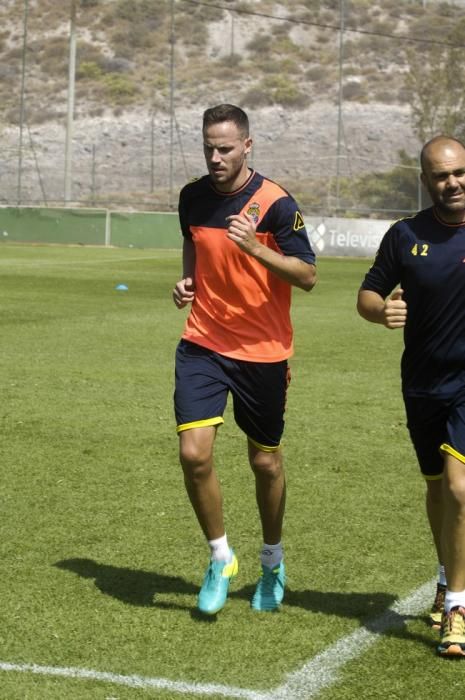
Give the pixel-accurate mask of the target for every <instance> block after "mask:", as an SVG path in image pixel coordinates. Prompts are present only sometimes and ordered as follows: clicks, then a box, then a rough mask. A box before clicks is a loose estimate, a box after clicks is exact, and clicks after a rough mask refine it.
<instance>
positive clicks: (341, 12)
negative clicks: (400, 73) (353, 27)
mask: <svg viewBox="0 0 465 700" xmlns="http://www.w3.org/2000/svg"><path fill="white" fill-rule="evenodd" d="M343 60H344V0H340V2H339V96H338V111H337V156H336V209H339V197H340V179H341V150H342V97H343V95H342V74H343Z"/></svg>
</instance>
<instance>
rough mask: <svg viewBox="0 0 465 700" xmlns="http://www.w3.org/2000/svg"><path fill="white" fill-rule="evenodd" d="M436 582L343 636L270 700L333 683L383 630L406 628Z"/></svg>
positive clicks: (305, 696)
mask: <svg viewBox="0 0 465 700" xmlns="http://www.w3.org/2000/svg"><path fill="white" fill-rule="evenodd" d="M435 585H436V579H433V580H431V581H428V583H425V584H424V585H423V586H421V587H420V588H417V590H416V591H413V593H411V594H410V595H409V596H408V597H407V598H404V599H403V600H399V601H397V602H396V603H394V604H393V605H392V606H391V607H390V608H389V609H388V610H387V611H386V612H385V613H383V615H380V617H377V618H375V619H374V620H373V621H372V622H368V623H367V625H366V626H365V627H361V628H360V629H358V630H356V631H355V632H353V633H352V634H350V635H349V636H348V637H343V638H342V639H340V640H339V641H337V642H336V643H335V644H333V645H332V646H330V647H328V649H326V650H325V651H323V652H322V653H321V654H318V655H317V656H315V657H314V658H313V659H312V660H311V661H309V662H308V663H306V664H305V665H304V666H303V667H302V668H301V669H300V670H298V671H295V672H294V673H291V674H289V675H288V677H287V680H286V681H285V683H284V684H283V685H282V686H280V687H278V688H276V689H275V690H274V691H273V692H272V693H270V697H269V700H284V698H286V699H287V700H289V699H290V698H292V700H309V699H310V698H313V697H315V695H317V694H318V693H319V692H320V691H321V690H323V689H325V688H327V687H328V686H330V685H333V684H334V683H335V682H336V681H337V680H338V673H339V671H340V670H341V668H342V667H343V666H344V664H346V663H347V662H348V661H351V660H352V659H355V658H357V657H358V656H360V655H361V654H362V652H364V651H365V650H366V649H367V648H368V647H369V646H371V645H372V644H374V643H375V642H376V641H377V640H378V639H379V637H380V635H381V634H383V632H386V631H387V630H392V629H398V628H399V627H403V626H404V624H405V617H406V616H408V615H418V614H419V613H421V612H423V610H425V608H426V607H427V606H428V602H429V601H430V600H431V598H432V595H433V593H434V588H435Z"/></svg>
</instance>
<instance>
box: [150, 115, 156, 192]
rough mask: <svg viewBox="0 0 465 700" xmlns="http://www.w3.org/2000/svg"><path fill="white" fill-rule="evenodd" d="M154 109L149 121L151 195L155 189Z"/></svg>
mask: <svg viewBox="0 0 465 700" xmlns="http://www.w3.org/2000/svg"><path fill="white" fill-rule="evenodd" d="M154 128H155V107H153V109H152V117H151V120H150V192H151V193H152V194H153V191H154V189H155V180H154V170H155V135H154V133H153V130H154Z"/></svg>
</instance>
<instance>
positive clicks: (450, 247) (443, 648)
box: [358, 136, 465, 657]
mask: <svg viewBox="0 0 465 700" xmlns="http://www.w3.org/2000/svg"><path fill="white" fill-rule="evenodd" d="M421 169H422V174H421V178H422V182H423V184H424V185H425V187H426V188H427V190H428V192H429V194H430V197H431V200H432V202H433V206H432V207H430V208H427V209H424V210H423V211H420V212H419V213H418V214H416V215H415V216H413V217H412V218H408V219H403V220H401V221H399V222H397V223H395V224H394V225H393V226H392V227H391V228H390V230H389V231H388V232H387V233H386V234H385V236H384V238H383V240H382V242H381V245H380V248H379V251H378V253H377V256H376V259H375V261H374V264H373V266H372V267H371V269H370V270H369V271H368V273H367V275H366V276H365V279H364V281H363V283H362V287H361V289H360V291H359V295H358V311H359V313H360V315H361V316H363V317H364V318H365V319H367V320H368V321H372V322H374V323H381V324H383V325H384V326H386V327H387V328H403V330H404V352H403V355H402V362H401V376H402V392H403V398H404V403H405V409H406V416H407V427H408V430H409V433H410V437H411V440H412V443H413V446H414V448H415V451H416V454H417V458H418V462H419V465H420V469H421V471H422V473H423V476H424V477H425V480H426V512H427V516H428V520H429V524H430V527H431V531H432V534H433V540H434V544H435V547H436V551H437V556H438V562H439V580H438V584H437V592H436V599H435V602H434V604H433V607H432V610H431V614H430V621H431V624H432V625H433V626H435V627H436V626H437V627H439V626H440V629H441V632H440V634H441V641H440V643H439V646H438V653H439V654H440V655H442V656H458V657H461V656H465V146H464V145H463V144H462V143H461V142H460V141H458V140H457V139H454V138H451V137H448V136H436V137H435V138H433V139H431V140H430V141H428V143H426V144H425V145H424V146H423V149H422V151H421ZM398 285H399V286H398ZM393 290H394V292H393Z"/></svg>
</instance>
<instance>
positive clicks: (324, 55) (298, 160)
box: [0, 0, 465, 206]
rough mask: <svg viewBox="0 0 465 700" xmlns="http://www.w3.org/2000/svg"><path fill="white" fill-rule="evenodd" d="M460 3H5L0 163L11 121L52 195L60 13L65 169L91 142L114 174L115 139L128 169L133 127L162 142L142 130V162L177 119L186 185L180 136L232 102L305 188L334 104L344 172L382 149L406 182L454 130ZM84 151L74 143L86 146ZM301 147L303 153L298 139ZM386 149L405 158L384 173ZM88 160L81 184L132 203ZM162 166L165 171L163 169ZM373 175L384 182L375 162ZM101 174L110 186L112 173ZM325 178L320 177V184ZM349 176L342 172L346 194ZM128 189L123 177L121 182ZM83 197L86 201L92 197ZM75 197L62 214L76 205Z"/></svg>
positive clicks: (0, 34) (462, 39)
mask: <svg viewBox="0 0 465 700" xmlns="http://www.w3.org/2000/svg"><path fill="white" fill-rule="evenodd" d="M464 4H465V3H463V2H455V3H446V2H433V1H431V0H429V1H426V0H404V1H401V0H384V1H383V2H371V1H369V0H343V1H342V2H341V0H322V1H321V2H320V1H319V0H280V1H279V2H273V1H272V0H238V1H237V2H235V1H234V0H222V1H218V2H213V1H212V2H210V1H209V0H205V1H204V0H156V1H155V0H69V1H67V2H64V3H56V2H54V1H53V0H29V1H27V0H3V2H2V4H1V6H0V19H1V25H0V26H1V29H0V78H1V80H0V131H1V129H2V128H3V139H4V140H6V146H7V151H8V149H10V152H11V149H14V146H13V145H12V144H13V141H14V138H15V136H14V134H15V129H17V127H18V125H19V124H20V122H21V121H22V122H23V125H27V128H28V129H32V130H33V133H32V135H31V134H29V140H30V144H29V146H30V148H31V150H32V146H33V140H34V144H35V145H34V149H35V150H34V152H33V153H30V154H29V157H30V159H31V163H32V165H33V166H34V167H35V168H36V169H37V168H38V167H39V166H38V163H39V161H40V160H41V162H42V163H43V162H45V163H46V165H44V166H43V167H44V168H48V169H50V183H52V179H53V173H52V170H53V165H52V161H51V158H52V153H54V142H56V141H57V140H58V141H59V140H60V139H61V138H62V134H63V129H64V127H65V123H66V115H67V97H68V67H69V46H70V42H69V35H70V19H71V11H72V8H73V7H74V8H75V21H74V27H75V34H76V41H77V52H76V74H75V75H76V86H75V108H74V118H75V123H76V134H78V136H76V138H77V146H76V151H77V153H76V157H78V156H80V155H82V156H83V157H84V156H85V157H87V158H89V157H90V156H89V153H90V152H91V151H92V150H93V149H94V151H95V148H96V147H97V148H101V144H102V143H104V142H105V144H106V148H107V154H106V156H105V157H107V158H109V159H114V158H115V159H117V160H118V162H121V157H120V155H119V154H118V153H117V152H116V151H115V145H114V144H111V145H110V136H111V134H114V133H115V132H116V130H117V131H118V134H117V139H118V144H119V145H120V144H124V146H125V147H126V150H131V149H132V148H133V149H134V150H133V159H134V157H135V158H136V159H138V161H139V162H140V163H141V162H142V161H143V156H142V155H141V154H143V153H144V152H145V153H146V152H147V148H148V147H150V144H149V145H147V143H144V145H143V146H141V148H142V151H141V153H139V151H138V150H137V127H138V128H139V130H140V129H142V128H143V129H145V128H146V126H145V122H146V121H147V120H150V119H151V120H152V126H151V127H150V128H152V127H153V123H154V122H155V125H156V129H155V132H156V134H155V137H156V138H159V139H160V141H159V143H154V136H153V129H152V137H151V138H152V145H151V148H152V150H153V149H155V150H156V149H158V148H160V149H163V147H164V148H165V150H166V147H167V141H168V139H169V131H170V128H171V130H173V128H174V127H173V114H176V119H177V121H176V124H175V127H176V137H177V138H178V140H180V139H181V136H183V139H184V144H180V148H181V151H182V152H181V153H180V154H178V155H179V162H180V163H181V164H180V165H178V166H177V165H176V164H175V165H174V167H175V169H176V168H177V169H178V171H180V173H178V175H179V178H181V179H182V178H183V177H184V176H187V175H190V172H188V171H189V169H190V168H189V165H188V163H187V165H186V162H187V161H188V160H189V157H190V155H189V153H190V151H194V150H196V149H197V148H198V146H199V141H198V138H196V137H195V136H194V135H193V134H191V133H190V130H191V129H197V130H198V118H199V112H200V111H201V109H203V108H204V106H205V105H208V104H212V103H214V102H220V101H234V102H236V103H238V104H241V105H242V106H243V107H244V108H246V109H247V110H249V111H252V112H253V113H254V115H258V114H259V118H258V119H257V120H256V121H258V123H259V126H263V125H265V124H266V133H265V135H264V138H265V139H266V140H268V141H270V142H271V143H272V144H273V148H276V149H278V147H279V143H280V142H282V141H283V140H284V145H283V151H284V153H283V154H282V158H281V160H280V159H279V157H278V151H277V150H276V151H275V152H276V155H277V158H278V160H279V170H280V172H284V176H285V178H286V177H287V182H288V183H289V185H291V184H292V185H293V184H294V180H300V181H302V178H303V177H304V176H305V177H308V175H307V173H306V171H308V163H309V159H310V160H311V159H312V158H313V159H314V158H315V157H317V158H324V157H325V153H327V151H328V149H330V148H332V149H333V151H334V146H335V142H336V139H340V137H341V133H342V132H341V130H340V129H339V133H338V134H336V132H335V130H334V119H333V115H334V114H335V111H336V110H337V108H338V105H339V108H340V106H341V105H342V104H344V113H345V114H346V115H347V124H349V126H348V127H347V128H346V132H345V133H343V134H342V136H343V137H344V139H345V147H346V157H347V158H348V159H350V158H351V157H352V156H351V154H350V150H351V149H352V155H353V154H354V153H360V154H361V156H362V157H363V158H364V159H365V161H367V162H369V161H373V158H374V154H376V153H377V152H379V150H380V149H381V150H382V151H383V152H384V151H385V150H388V151H389V152H390V153H391V157H390V160H391V162H392V161H393V162H394V163H397V164H398V165H399V166H400V167H409V165H408V163H410V162H411V161H410V160H409V159H412V158H414V157H415V155H416V153H417V149H418V143H419V141H418V139H422V138H424V137H426V136H428V134H429V133H431V132H434V131H435V130H437V129H438V128H446V127H447V128H448V130H450V131H455V132H458V133H460V130H461V129H462V123H461V119H462V116H461V115H462V113H463V100H464V97H463V96H464V95H465V90H463V84H462V83H463V79H462V78H461V76H460V75H459V74H458V72H457V70H456V69H453V68H452V66H453V65H454V61H455V65H458V64H457V61H456V59H459V58H460V59H461V56H462V53H463V50H462V46H463V44H464V43H465V7H464ZM438 27H439V28H440V31H439V32H438ZM341 29H343V32H342V33H341V31H340V30H341ZM20 91H21V97H22V100H21V99H20V96H19V93H20ZM21 109H22V110H23V111H22V112H21ZM331 110H332V111H331ZM190 114H192V117H191V116H189V115H190ZM328 114H331V120H330V121H331V124H329V120H328ZM299 115H300V116H299ZM170 119H171V124H170ZM351 119H352V121H353V122H354V123H358V124H362V123H364V122H367V124H368V126H364V128H363V129H364V130H363V133H361V134H359V135H357V134H355V132H354V133H353V134H351V133H349V131H350V120H351ZM370 120H371V121H370ZM317 121H318V125H317V126H315V129H316V131H315V135H314V148H313V147H309V149H308V150H306V148H305V146H304V145H303V140H304V141H305V143H307V134H308V133H309V129H308V128H307V130H306V131H304V130H303V127H308V125H309V124H310V125H312V124H316V123H317ZM142 122H144V123H143V124H142ZM325 122H327V123H328V129H327V131H325V130H324V126H325ZM99 129H100V130H101V131H99ZM183 132H184V133H183ZM310 132H311V129H310ZM102 133H103V135H104V136H105V138H103V136H102ZM282 135H284V136H282ZM278 136H279V138H278ZM86 137H88V139H89V142H88V143H84V141H85V140H86ZM171 137H172V135H171ZM286 138H288V139H289V142H291V141H293V142H294V144H295V143H296V142H299V144H300V145H299V147H298V153H297V154H296V156H295V157H294V158H293V165H292V166H290V165H286V164H285V165H282V162H281V161H282V159H283V158H284V155H285V152H287V153H288V154H289V156H290V158H292V151H291V150H290V149H289V145H288V144H287V141H286ZM105 139H106V140H105ZM347 141H350V142H351V145H349V146H347ZM370 141H371V144H370ZM308 143H309V144H310V146H311V143H312V139H310V140H309V141H308ZM96 144H97V146H96ZM163 144H164V146H163ZM343 145H344V144H343ZM371 146H374V147H373V148H371ZM293 147H294V148H295V145H294V146H293ZM315 149H316V150H315ZM393 149H396V153H397V152H399V151H402V152H403V153H404V155H403V156H402V155H401V156H398V157H397V156H396V158H393V155H392V151H393ZM81 150H82V154H81ZM86 154H87V155H86ZM165 155H166V154H165ZM53 157H55V156H53ZM164 157H165V156H164ZM92 158H94V160H93V161H92V163H89V162H88V161H86V162H85V163H84V164H83V165H82V166H81V167H82V168H83V169H84V170H86V171H87V176H84V177H87V180H88V179H89V173H90V171H92V173H93V171H94V170H95V169H97V170H98V174H99V175H100V182H99V189H100V192H101V193H106V195H108V192H109V191H110V190H111V189H112V190H113V191H115V190H116V191H118V192H121V190H122V188H125V189H126V194H128V191H134V190H138V189H140V187H139V185H137V184H136V183H135V182H134V183H133V184H130V183H128V182H126V181H124V182H123V178H121V182H120V181H118V178H117V177H114V181H113V182H112V185H111V187H110V185H109V184H108V182H107V181H106V179H105V178H106V173H105V167H104V164H101V165H100V166H99V168H100V169H98V163H97V166H96V164H95V157H94V156H92ZM402 158H403V159H404V160H402ZM32 159H34V163H33V162H32ZM405 159H407V160H405ZM383 160H384V161H386V160H389V159H386V158H383ZM181 161H182V162H181ZM164 163H165V165H164V168H165V171H166V167H167V161H166V158H165V161H164ZM406 163H407V165H406ZM147 167H148V165H147ZM360 167H362V166H360ZM363 167H365V166H363ZM380 167H381V169H382V170H386V168H387V166H386V162H384V164H382V165H381V166H380ZM56 169H57V168H56V167H55V170H56ZM312 169H313V170H314V167H313V168H312ZM108 170H109V171H110V172H111V173H113V175H114V176H115V168H111V167H109V168H108ZM346 170H347V169H346ZM288 171H289V172H288ZM291 171H292V172H291ZM334 172H335V168H334V166H331V175H332V176H334ZM286 173H287V175H286ZM29 174H30V173H29ZM272 174H273V173H272ZM345 174H346V175H347V173H345ZM354 174H357V173H349V183H350V182H352V183H353V175H354ZM127 175H128V170H127V169H126V171H125V176H126V180H127ZM91 177H93V174H92V176H91ZM175 177H177V175H176V173H175ZM43 179H44V178H43ZM104 179H105V181H104ZM78 184H79V183H77V184H76V187H77V186H78ZM304 184H305V183H304ZM307 184H308V183H307ZM342 184H344V183H342ZM413 184H414V183H413ZM28 187H29V185H28ZM86 187H87V190H88V189H89V188H90V187H91V185H90V184H89V182H88V181H86V183H85V185H82V187H81V190H82V193H84V191H85V190H86ZM92 187H93V193H92V195H91V199H92V201H93V200H94V199H95V194H96V189H97V186H96V185H95V183H94V185H92ZM154 187H155V189H158V190H161V189H163V187H164V189H165V195H166V185H163V184H160V185H159V186H158V187H157V184H156V183H154V178H153V176H151V188H152V190H153V189H154ZM305 187H307V185H306V184H305ZM305 187H301V188H300V189H305ZM325 187H326V186H325ZM31 188H32V185H31V186H30V188H29V189H30V190H31V191H32V189H31ZM42 189H44V187H42ZM49 189H51V190H53V191H55V190H56V189H57V186H56V185H55V184H53V185H52V184H50V185H49ZM343 189H344V188H343V187H342V190H343ZM313 190H314V191H315V192H316V194H315V196H314V197H313V198H312V197H310V196H309V197H308V201H309V203H311V204H312V205H314V202H315V200H321V198H322V197H323V196H326V198H327V200H328V201H329V199H330V198H329V196H327V193H326V194H325V193H324V192H323V191H322V190H321V187H320V186H318V187H316V189H315V188H313ZM342 190H341V191H342ZM82 193H81V194H80V195H79V197H76V199H79V200H81V199H83V198H89V195H84V194H82ZM31 196H32V195H31ZM128 196H129V194H128ZM55 198H57V199H58V198H59V196H56V197H55ZM162 200H163V196H162V197H161V200H160V201H162ZM160 206H161V205H160Z"/></svg>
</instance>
